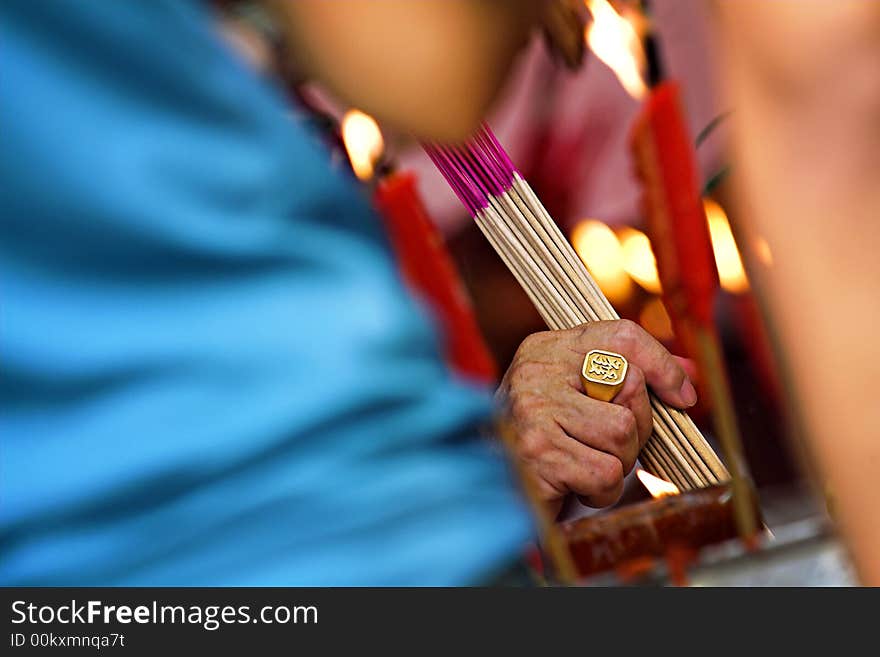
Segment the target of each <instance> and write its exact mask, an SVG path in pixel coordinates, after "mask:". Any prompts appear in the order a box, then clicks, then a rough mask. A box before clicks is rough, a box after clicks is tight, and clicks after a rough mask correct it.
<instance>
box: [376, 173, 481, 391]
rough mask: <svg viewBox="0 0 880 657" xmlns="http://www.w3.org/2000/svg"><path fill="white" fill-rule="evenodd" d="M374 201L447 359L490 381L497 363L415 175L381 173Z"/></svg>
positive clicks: (463, 370)
mask: <svg viewBox="0 0 880 657" xmlns="http://www.w3.org/2000/svg"><path fill="white" fill-rule="evenodd" d="M374 200H375V203H376V206H377V207H378V208H379V210H380V212H381V214H382V216H383V217H384V219H385V225H386V228H387V230H388V234H389V237H390V239H391V243H392V245H393V247H394V250H395V252H396V253H397V257H398V262H399V264H400V268H401V272H402V274H403V277H404V279H405V280H406V282H407V284H408V285H409V286H410V287H411V288H412V289H413V290H414V291H415V292H416V293H417V294H419V295H420V296H421V297H422V298H423V299H424V300H425V301H426V302H427V303H428V304H429V305H430V307H431V309H432V310H433V312H434V314H435V316H436V319H437V321H438V323H439V324H440V326H441V329H442V334H443V339H444V347H445V352H446V358H447V362H448V363H449V364H450V366H451V367H452V368H453V369H454V370H455V371H456V372H458V373H459V374H461V375H463V376H465V377H467V378H470V379H472V380H475V381H478V382H481V383H492V382H494V381H496V380H497V376H498V369H497V366H496V364H495V361H494V359H493V358H492V355H491V353H490V352H489V349H488V347H487V346H486V342H485V340H484V339H483V336H482V333H481V332H480V328H479V326H478V325H477V321H476V317H475V315H474V311H473V307H472V305H471V301H470V298H469V296H468V294H467V291H466V290H465V287H464V285H463V283H462V282H461V278H460V277H459V275H458V270H457V269H456V267H455V264H454V263H453V262H452V258H451V257H450V255H449V252H448V251H447V249H446V246H445V244H444V241H443V237H442V235H441V234H440V232H439V231H438V230H437V228H436V226H435V225H434V223H433V222H432V221H431V219H430V217H429V216H428V213H427V211H426V209H425V206H424V204H423V203H422V200H421V198H420V197H419V193H418V189H417V184H416V177H415V175H414V174H412V173H411V172H392V173H389V174H387V175H385V176H384V177H382V178H381V179H380V180H379V181H378V183H377V185H376V191H375V197H374Z"/></svg>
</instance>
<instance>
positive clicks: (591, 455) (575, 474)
mask: <svg viewBox="0 0 880 657" xmlns="http://www.w3.org/2000/svg"><path fill="white" fill-rule="evenodd" d="M580 448H581V450H582V454H581V455H580V456H579V458H578V461H577V465H576V467H572V468H571V470H570V471H567V472H566V474H565V475H564V476H565V482H566V485H567V486H568V488H569V490H571V491H572V492H573V493H574V494H575V495H577V497H578V499H579V500H580V501H581V503H582V504H585V505H586V506H589V507H594V508H597V509H599V508H603V507H606V506H611V505H612V504H614V503H615V502H617V500H619V499H620V496H621V495H623V480H624V475H623V467H622V465H621V463H620V461H619V460H618V459H616V458H615V457H613V456H611V455H610V454H606V453H605V452H600V451H598V450H595V449H590V448H589V447H585V446H583V445H580Z"/></svg>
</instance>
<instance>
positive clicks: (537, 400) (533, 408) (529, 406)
mask: <svg viewBox="0 0 880 657" xmlns="http://www.w3.org/2000/svg"><path fill="white" fill-rule="evenodd" d="M542 406H543V404H542V402H541V397H540V396H539V395H536V394H534V393H531V392H528V391H522V390H519V391H514V392H513V393H512V394H511V396H510V408H511V411H512V413H513V416H514V417H515V418H517V419H522V420H527V419H529V418H534V417H535V415H537V413H538V412H539V411H540V410H541V408H542Z"/></svg>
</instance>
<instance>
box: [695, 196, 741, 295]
mask: <svg viewBox="0 0 880 657" xmlns="http://www.w3.org/2000/svg"><path fill="white" fill-rule="evenodd" d="M703 207H704V208H705V209H706V219H708V220H709V236H710V237H711V238H712V250H713V251H714V252H715V266H716V267H718V278H719V279H721V287H722V288H724V289H725V290H727V291H728V292H731V293H733V294H741V293H742V292H745V291H746V290H748V289H749V279H748V277H747V276H746V271H745V269H743V263H742V258H740V255H739V249H737V248H736V240H734V239H733V231H731V230H730V222H729V221H728V220H727V215H726V214H725V212H724V210H723V209H722V207H721V206H720V205H718V204H717V203H716V202H715V201H713V200H711V199H704V200H703Z"/></svg>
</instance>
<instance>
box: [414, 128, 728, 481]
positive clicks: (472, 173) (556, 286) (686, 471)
mask: <svg viewBox="0 0 880 657" xmlns="http://www.w3.org/2000/svg"><path fill="white" fill-rule="evenodd" d="M425 150H426V151H427V153H428V155H429V157H430V158H431V159H432V160H433V162H434V164H435V165H436V166H437V168H438V169H439V170H440V172H441V173H442V174H443V176H444V177H445V178H446V180H447V182H449V184H450V186H451V187H452V189H453V191H454V192H455V193H456V195H457V196H458V198H459V199H460V200H461V202H462V203H463V204H464V205H465V207H467V208H468V210H469V211H470V213H471V214H472V215H473V217H474V219H475V220H476V222H477V225H478V226H479V227H480V230H482V232H483V234H484V235H485V236H486V238H487V239H488V240H489V242H490V243H491V244H492V247H493V248H494V249H495V250H496V251H497V252H498V255H499V256H501V259H502V260H503V261H504V263H505V264H506V265H507V267H508V268H509V269H510V271H511V272H512V273H513V275H514V276H515V277H516V279H517V281H519V284H520V285H521V286H522V287H523V289H524V290H525V292H526V294H528V296H529V298H530V299H531V301H532V303H533V304H534V305H535V307H536V308H537V309H538V312H539V313H540V314H541V317H543V319H544V321H545V322H546V323H547V325H548V326H549V327H550V328H551V329H567V328H573V327H575V326H578V325H579V324H583V323H585V322H594V321H599V320H609V319H618V318H619V315H618V314H617V313H616V312H615V310H614V308H612V307H611V304H610V303H609V302H608V299H607V298H606V297H605V295H604V294H602V292H601V291H600V290H599V287H598V285H596V283H595V281H594V280H593V278H592V277H591V276H590V274H589V273H588V272H587V270H586V268H585V267H584V264H583V262H582V261H581V259H580V258H579V257H578V255H577V253H575V251H574V249H573V248H572V246H571V244H570V243H569V242H568V240H567V239H566V238H565V236H564V235H563V234H562V232H561V231H560V230H559V227H558V226H557V225H556V223H555V222H554V221H553V219H551V218H550V215H549V214H548V213H547V210H546V209H545V208H544V206H543V204H542V203H541V201H539V200H538V197H537V196H535V193H534V192H533V191H532V189H531V187H529V185H528V183H527V182H526V181H525V180H524V179H523V178H522V176H521V175H520V174H519V172H518V171H517V170H516V167H514V166H513V163H512V162H511V161H510V158H509V157H508V156H507V153H505V152H504V149H503V148H502V147H501V145H500V144H499V143H498V140H497V139H496V138H495V135H494V134H492V132H491V130H489V128H488V127H487V126H483V127H482V128H481V129H480V130H479V131H478V132H477V134H476V135H474V137H473V138H472V139H471V141H470V142H469V143H467V144H465V145H463V146H442V145H438V144H430V145H426V146H425ZM650 399H651V408H652V411H653V416H654V430H653V433H652V435H651V438H650V439H649V440H648V442H647V443H646V445H645V447H644V448H643V449H642V451H641V454H640V455H639V459H640V460H641V462H642V465H643V466H644V467H645V469H646V470H648V471H649V472H652V473H653V474H655V475H657V476H658V477H662V478H664V479H666V480H667V481H671V482H672V483H674V484H676V485H677V486H678V487H679V488H680V489H682V490H690V489H693V488H702V487H705V486H709V485H712V484H716V483H720V482H723V481H727V480H728V479H729V475H728V473H727V470H726V468H725V467H724V464H723V463H722V462H721V460H720V459H719V458H718V456H717V455H716V454H715V452H714V451H713V450H712V448H711V447H710V446H709V444H708V443H707V442H706V440H705V438H703V436H702V434H701V433H700V431H699V430H698V429H697V427H696V425H694V423H693V422H692V421H691V419H690V418H689V417H688V416H687V414H686V413H683V412H682V411H679V410H678V409H675V408H672V407H669V406H667V405H666V404H664V403H663V402H662V401H660V399H658V398H657V397H655V396H654V395H653V393H651V394H650Z"/></svg>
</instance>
